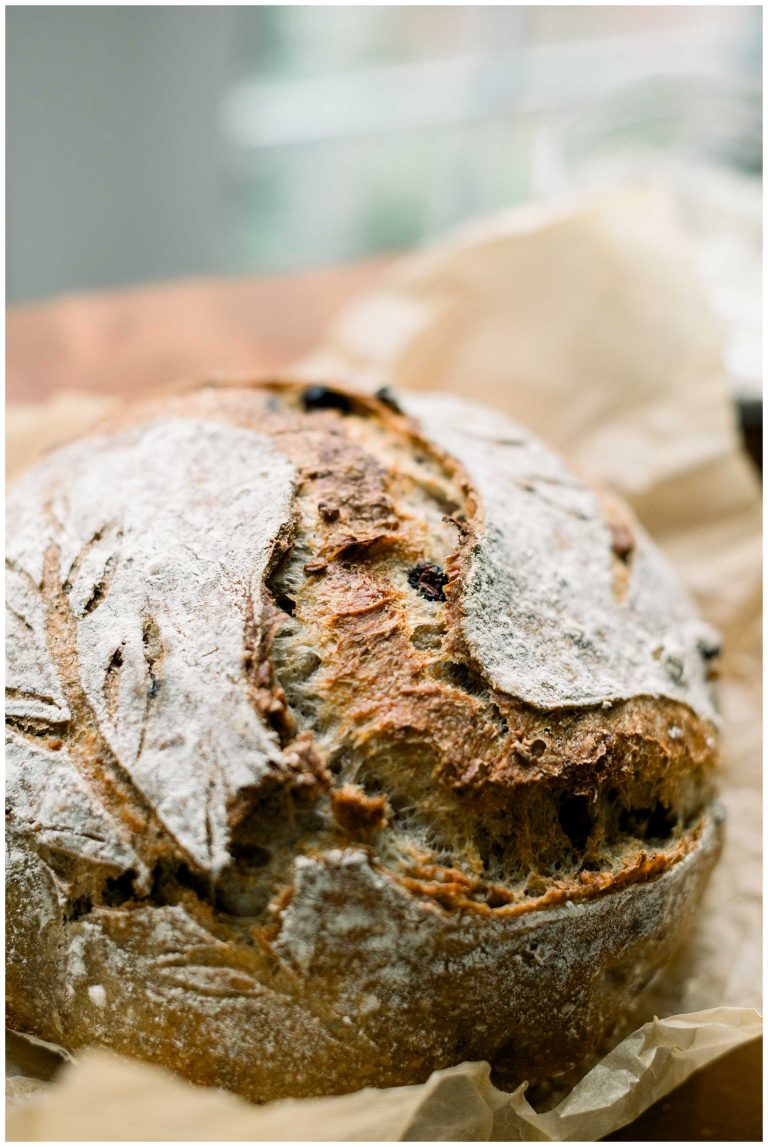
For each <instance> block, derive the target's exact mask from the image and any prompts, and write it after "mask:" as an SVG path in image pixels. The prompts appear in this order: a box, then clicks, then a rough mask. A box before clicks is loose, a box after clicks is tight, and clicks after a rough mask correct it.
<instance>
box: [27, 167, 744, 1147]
mask: <svg viewBox="0 0 768 1147" xmlns="http://www.w3.org/2000/svg"><path fill="white" fill-rule="evenodd" d="M721 347H722V342H721V338H720V332H719V331H718V329H717V327H716V324H715V321H714V319H713V317H712V315H711V313H710V311H709V309H708V304H707V301H706V297H705V294H704V291H703V289H702V287H701V285H700V284H699V283H698V282H697V280H696V276H695V272H694V269H693V263H692V260H691V256H690V251H689V249H688V246H687V242H686V236H685V235H684V233H683V230H682V227H681V225H680V223H679V221H678V220H677V219H676V217H675V215H674V211H673V208H672V206H671V203H670V202H669V201H668V200H667V199H666V198H665V197H664V195H663V194H662V193H661V192H660V191H658V190H655V189H653V188H651V187H639V186H638V187H634V188H628V189H627V190H626V191H624V192H622V193H616V194H613V195H611V196H610V197H607V198H601V199H598V200H594V201H591V202H586V203H584V202H582V203H579V204H571V205H567V206H565V207H563V208H562V209H560V210H558V211H557V212H552V210H551V209H543V208H535V209H530V210H526V211H522V212H521V211H518V212H515V213H513V214H509V215H506V216H503V217H497V218H495V219H492V220H489V221H486V222H484V223H483V224H482V225H479V226H477V227H475V228H473V229H470V230H468V231H467V232H465V233H464V234H463V235H461V236H459V237H458V238H457V239H455V240H454V241H452V242H450V243H448V244H445V245H444V246H442V247H440V248H436V249H433V250H432V251H429V252H424V253H419V254H417V255H415V256H412V257H411V258H409V259H407V260H404V261H402V262H401V263H400V264H397V265H395V267H394V268H393V269H392V271H391V272H390V273H389V274H388V276H387V279H386V282H385V283H384V284H383V285H382V287H381V288H380V289H379V290H377V291H376V292H375V293H374V294H372V295H370V296H368V297H366V298H362V299H360V301H359V302H358V303H356V304H355V305H354V306H352V307H351V308H349V309H348V310H347V311H346V312H345V313H344V314H343V315H342V316H341V317H340V319H339V320H338V322H337V323H336V324H335V326H334V328H333V329H332V330H331V331H330V332H329V334H328V337H327V339H326V340H325V342H324V344H323V346H322V347H320V348H318V350H317V352H316V353H315V354H313V355H312V356H310V358H309V359H307V360H305V361H304V362H303V363H300V364H298V365H297V367H296V371H295V373H297V374H298V373H301V374H303V375H308V376H311V377H313V378H317V379H329V380H330V379H334V378H335V379H339V378H347V379H349V380H351V381H355V382H357V383H358V384H361V385H365V386H378V385H381V384H382V383H389V384H394V385H395V386H396V387H404V388H405V387H412V388H417V389H444V390H451V391H454V392H456V393H459V394H463V395H465V396H468V397H471V398H474V399H476V400H480V401H484V402H486V403H488V404H489V405H495V406H497V407H498V408H500V409H503V410H505V411H506V412H507V413H509V414H511V415H512V416H513V417H516V418H518V419H520V420H521V421H522V422H525V423H526V424H527V425H529V426H530V427H531V428H532V429H534V430H535V431H536V432H537V433H538V434H539V435H540V436H541V437H542V438H543V439H545V440H546V441H548V442H549V443H550V444H552V445H553V446H555V447H557V448H559V449H561V450H563V451H564V452H565V453H566V454H568V455H569V456H570V457H571V458H572V459H573V460H574V461H575V462H576V463H577V464H578V465H579V466H580V467H581V468H582V470H584V471H586V472H587V473H591V474H593V475H595V476H596V477H597V478H599V479H601V480H603V481H605V482H607V483H609V484H610V485H612V486H613V487H614V488H616V489H618V490H619V491H621V493H622V494H623V495H624V496H625V497H626V498H627V499H628V500H629V501H630V502H631V503H632V505H633V506H634V508H635V510H636V512H637V513H638V515H639V517H640V518H641V519H642V521H643V522H644V524H645V525H646V527H647V528H648V529H649V531H650V532H651V534H653V535H654V537H655V538H656V540H657V541H658V542H659V544H660V545H661V546H662V547H663V548H664V549H665V551H666V552H667V554H668V555H669V556H670V558H671V560H672V561H673V562H674V564H675V565H676V567H677V569H678V570H679V572H680V574H681V576H682V577H683V578H684V580H685V581H686V583H687V584H688V586H689V588H690V589H691V591H692V592H693V593H694V595H695V596H696V598H697V600H698V601H699V604H700V606H701V609H702V611H703V612H704V614H705V615H706V617H707V618H708V619H709V620H710V621H712V622H713V623H714V624H716V625H717V626H718V627H719V628H720V630H721V632H722V633H723V636H724V639H725V648H726V655H725V657H724V661H723V673H722V680H721V682H720V686H721V688H720V697H721V709H722V713H723V758H724V759H723V769H722V778H723V780H722V785H723V799H724V803H725V804H726V807H727V809H728V814H729V822H728V829H727V837H726V846H725V850H724V855H723V858H722V860H721V863H720V864H719V866H718V868H717V869H716V872H715V875H714V877H713V879H712V882H711V884H710V887H709V889H708V892H707V894H706V897H705V901H704V903H703V905H702V909H701V912H700V915H699V922H698V925H697V927H696V929H695V932H694V934H693V935H692V937H691V939H690V941H689V942H688V943H687V944H686V945H685V947H684V949H683V950H682V951H681V953H680V954H679V956H678V958H677V960H676V961H675V964H674V966H673V967H672V968H671V969H670V971H669V973H668V974H667V975H666V976H665V977H664V980H663V982H662V983H661V984H659V985H658V987H657V989H656V990H655V994H654V996H653V998H652V999H651V1001H650V1003H649V1007H650V1008H651V1009H652V1010H651V1011H650V1012H649V1013H648V1014H650V1015H653V1014H654V1013H655V1014H656V1015H657V1016H660V1017H665V1018H661V1019H655V1020H651V1021H650V1022H648V1023H646V1024H645V1025H644V1026H642V1027H641V1028H639V1029H638V1031H636V1032H635V1033H633V1035H631V1036H630V1037H628V1038H627V1039H626V1040H624V1042H623V1043H621V1044H620V1045H619V1046H618V1047H617V1048H615V1049H614V1050H613V1051H612V1052H611V1053H610V1054H609V1055H607V1056H606V1057H605V1058H604V1059H603V1060H602V1061H601V1062H600V1063H599V1064H598V1065H597V1066H596V1067H595V1068H593V1069H592V1071H590V1072H589V1073H588V1074H587V1075H586V1076H585V1077H584V1078H583V1079H582V1080H581V1081H580V1082H579V1083H578V1084H577V1085H576V1086H575V1087H574V1088H573V1090H572V1091H571V1093H570V1094H569V1095H568V1096H566V1098H564V1099H562V1100H561V1101H560V1102H559V1103H558V1105H557V1106H556V1107H555V1108H553V1109H552V1110H550V1111H548V1112H545V1113H537V1112H536V1111H534V1110H533V1109H532V1107H531V1106H530V1105H529V1104H528V1103H527V1102H526V1100H525V1098H524V1094H523V1092H524V1088H523V1087H521V1088H519V1089H518V1090H517V1091H516V1092H515V1093H514V1094H512V1095H508V1094H505V1093H503V1092H500V1091H498V1090H497V1089H496V1088H494V1087H493V1085H492V1084H491V1083H490V1081H489V1078H488V1066H487V1064H477V1063H474V1064H462V1065H460V1066H458V1067H455V1068H450V1069H448V1070H446V1071H442V1072H437V1073H435V1074H434V1075H433V1076H432V1077H431V1078H430V1079H429V1081H428V1082H427V1083H425V1084H423V1085H421V1086H418V1087H404V1088H394V1089H388V1090H380V1091H377V1090H366V1091H363V1092H357V1093H355V1094H352V1095H348V1096H343V1097H340V1098H331V1099H321V1100H299V1101H294V1100H286V1101H282V1102H278V1103H272V1104H268V1105H266V1106H264V1107H261V1108H259V1107H253V1106H251V1105H249V1104H247V1103H245V1102H244V1101H242V1100H239V1099H237V1098H235V1097H233V1096H231V1095H226V1094H224V1093H222V1092H218V1091H215V1090H212V1089H202V1088H194V1087H192V1086H191V1085H189V1084H187V1083H185V1082H184V1081H183V1080H181V1079H179V1078H177V1077H175V1076H173V1075H171V1074H170V1073H167V1072H164V1071H162V1070H160V1069H158V1068H154V1067H150V1066H148V1065H146V1064H139V1063H133V1062H131V1061H128V1060H125V1059H120V1058H118V1057H116V1056H113V1055H111V1054H110V1053H107V1052H105V1051H101V1050H96V1049H94V1050H90V1051H87V1052H85V1053H84V1054H83V1055H82V1056H81V1057H79V1060H78V1062H77V1063H76V1064H75V1065H71V1066H67V1067H65V1068H64V1069H63V1070H62V1071H61V1072H60V1073H59V1074H57V1075H55V1077H54V1078H53V1080H52V1081H51V1075H52V1071H51V1060H50V1054H51V1053H50V1052H42V1051H39V1052H38V1053H37V1054H38V1055H39V1057H40V1060H41V1063H40V1064H38V1061H37V1060H36V1053H35V1051H34V1049H32V1050H27V1051H26V1052H24V1053H23V1054H22V1053H21V1052H20V1050H19V1044H18V1042H15V1043H14V1045H13V1046H12V1048H11V1051H10V1053H9V1057H8V1067H9V1070H10V1072H11V1078H10V1081H9V1092H10V1096H11V1098H12V1099H13V1105H12V1106H11V1107H10V1109H9V1116H8V1129H7V1130H8V1137H9V1138H10V1139H18V1140H22V1139H38V1140H44V1139H57V1140H62V1139H67V1140H73V1139H102V1140H105V1139H106V1140H126V1139H138V1140H141V1139H144V1140H146V1139H152V1140H163V1139H170V1140H173V1139H187V1140H197V1141H204V1140H247V1139H252V1140H254V1139H255V1140H288V1139H290V1140H306V1141H312V1140H314V1141H322V1140H358V1141H360V1140H371V1141H372V1140H379V1141H393V1140H438V1141H440V1140H442V1141H447V1140H460V1139H464V1140H467V1139H468V1140H486V1139H491V1140H508V1141H510V1140H511V1141H520V1140H594V1139H598V1138H600V1137H602V1136H604V1135H606V1134H609V1133H610V1132H611V1131H613V1130H616V1129H617V1128H619V1127H621V1126H623V1125H624V1124H625V1123H627V1122H629V1121H631V1120H632V1119H634V1118H636V1117H637V1116H638V1115H639V1114H641V1113H642V1111H644V1110H645V1109H646V1108H647V1107H648V1106H650V1104H651V1103H653V1102H655V1101H656V1100H658V1099H660V1098H662V1097H663V1096H664V1095H666V1094H667V1093H668V1092H669V1091H670V1090H672V1088H674V1087H676V1086H677V1085H678V1084H680V1083H682V1082H683V1081H684V1080H685V1079H686V1078H687V1077H688V1076H689V1075H690V1074H691V1073H692V1072H693V1071H695V1070H696V1069H697V1068H699V1067H702V1066H704V1065H705V1064H706V1063H708V1062H711V1061H712V1060H713V1059H715V1058H717V1056H719V1055H721V1054H723V1053H724V1052H726V1051H728V1050H730V1049H731V1048H733V1047H735V1046H737V1045H738V1044H740V1043H743V1042H746V1041H747V1040H750V1039H753V1038H755V1037H756V1036H757V1035H758V1034H759V1033H760V1030H761V1025H760V1019H759V1016H758V1014H757V1011H756V1010H755V1009H757V1008H758V1007H759V1006H760V981H761V966H762V963H761V940H760V937H761V929H760V881H761V863H760V850H761V828H760V808H761V799H760V760H761V752H760V747H761V684H760V672H761V661H760V656H761V654H760V638H761V626H760V592H761V541H760V504H759V486H758V482H757V479H756V475H755V474H754V472H753V470H752V468H751V464H750V463H749V461H748V459H747V458H746V457H745V456H744V455H743V453H742V450H741V445H740V440H739V437H738V432H737V428H736V426H735V421H734V415H733V411H732V407H731V403H730V400H729V397H728V392H727V388H726V385H725V380H724V377H723V368H722V352H721ZM208 366H210V364H206V367H208ZM113 401H114V400H108V399H95V398H94V397H93V396H74V395H69V396H64V397H59V398H58V399H57V400H56V401H55V403H52V404H47V406H45V407H23V408H15V409H14V408H12V409H11V411H10V412H9V418H8V438H9V441H8V455H7V458H8V465H9V468H10V469H11V470H12V471H13V470H14V469H17V468H19V467H20V466H22V465H24V464H25V463H26V462H27V461H29V460H30V459H31V458H32V457H33V456H34V455H35V454H37V453H38V452H39V449H40V445H41V443H42V444H44V445H46V446H47V445H50V444H51V443H52V442H54V441H60V440H63V439H66V438H68V437H71V436H72V435H73V434H75V433H77V432H79V431H80V430H81V429H83V428H85V427H87V426H88V425H90V424H92V423H93V421H95V420H96V419H97V418H98V417H100V416H101V415H102V414H103V413H104V412H105V410H106V409H107V407H108V406H109V405H110V404H111V403H112V402H113Z"/></svg>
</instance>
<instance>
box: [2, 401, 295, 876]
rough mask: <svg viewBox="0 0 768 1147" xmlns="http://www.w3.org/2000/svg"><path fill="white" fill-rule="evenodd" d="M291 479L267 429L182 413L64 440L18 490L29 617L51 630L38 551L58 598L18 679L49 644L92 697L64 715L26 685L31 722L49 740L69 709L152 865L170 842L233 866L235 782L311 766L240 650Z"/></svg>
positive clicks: (22, 605)
mask: <svg viewBox="0 0 768 1147" xmlns="http://www.w3.org/2000/svg"><path fill="white" fill-rule="evenodd" d="M168 451H170V452H171V453H172V454H173V458H174V465H173V469H168V467H167V464H166V460H165V459H166V454H167V452H168ZM107 453H108V454H109V459H108V461H107V460H106V455H107ZM58 467H61V468H63V469H58ZM160 471H162V476H161V474H160ZM62 473H64V474H65V477H64V479H63V480H62V478H61V474H62ZM276 483H277V485H276ZM264 485H268V486H269V489H270V494H269V497H264V496H263V494H262V489H263V486H264ZM51 491H53V493H51ZM278 491H279V492H280V493H279V495H278ZM291 493H292V487H291V479H290V468H289V466H288V464H287V462H286V461H285V459H284V458H283V457H282V456H279V455H277V454H274V453H272V452H271V449H270V445H269V443H268V441H266V440H265V439H263V438H259V436H258V435H255V434H254V433H253V432H252V431H246V430H240V429H237V428H234V427H227V426H225V425H222V424H220V423H215V422H214V423H205V424H200V423H195V422H194V421H192V420H183V419H182V420H177V421H175V422H174V421H171V422H167V423H165V424H162V423H161V424H160V425H158V424H157V423H155V424H150V425H148V426H147V425H145V426H143V427H141V428H136V429H135V430H133V431H125V430H123V431H122V432H121V433H118V434H117V435H113V436H112V437H108V438H95V439H92V440H90V441H86V442H84V443H79V444H76V445H74V446H72V447H68V448H65V450H64V451H63V452H60V454H59V455H53V456H51V457H49V458H48V459H46V460H45V461H44V462H43V463H41V464H40V465H39V466H38V467H37V468H35V470H33V471H31V472H29V474H27V475H26V476H25V477H24V478H23V479H22V480H21V482H20V484H19V487H18V488H17V491H16V493H15V497H14V496H12V499H11V513H12V514H15V521H16V527H15V533H13V532H12V533H11V549H12V562H13V560H14V559H18V561H17V562H16V564H17V565H18V568H19V569H20V570H23V571H24V573H21V574H18V579H19V587H20V588H19V590H18V594H17V596H18V595H19V594H20V599H19V601H18V602H16V601H15V600H14V602H13V607H14V609H16V611H17V612H19V611H20V612H21V613H22V614H23V616H24V617H25V619H26V621H27V624H26V625H24V628H23V630H22V624H23V623H21V624H18V630H19V632H26V633H28V634H29V635H30V638H31V637H32V635H33V634H34V633H35V632H36V630H35V629H34V628H33V627H34V625H35V618H34V617H32V615H31V614H30V608H29V605H28V603H27V602H26V599H31V597H32V589H33V587H35V588H36V587H37V586H38V582H37V579H36V578H35V577H33V575H32V573H30V572H28V571H29V570H34V569H35V566H36V563H39V565H40V568H41V577H44V585H43V590H44V595H45V596H46V602H47V613H46V616H45V618H44V619H43V620H41V621H40V626H39V628H40V633H41V635H42V646H41V652H40V653H39V654H36V655H35V656H36V658H37V661H35V659H34V658H32V657H31V654H30V653H26V654H24V653H23V650H22V646H21V645H17V646H16V662H17V663H18V666H19V672H20V673H21V674H22V679H21V680H20V681H19V682H17V681H16V680H15V679H14V680H13V681H12V685H13V686H15V687H17V688H18V689H20V690H21V691H24V689H25V686H26V684H27V683H28V682H30V681H34V683H35V685H36V686H37V688H36V690H35V691H37V692H38V693H39V692H41V690H40V685H41V684H44V685H46V686H47V681H46V680H44V679H43V677H44V670H45V665H44V664H43V662H44V661H45V660H46V659H47V660H49V661H50V663H51V664H50V672H51V673H52V674H53V677H54V679H57V678H62V679H63V680H64V681H65V683H66V686H67V687H66V689H65V690H64V691H63V695H62V697H61V699H60V701H59V704H58V708H59V709H61V711H62V712H63V713H65V714H66V708H67V705H68V703H69V702H70V701H74V702H76V704H77V706H78V709H77V713H76V714H75V718H74V723H72V724H71V726H67V727H66V728H64V729H63V730H62V729H61V728H60V727H59V726H60V725H61V718H60V717H59V716H58V715H57V714H56V712H55V711H54V712H53V713H52V714H49V713H43V712H42V711H41V712H40V713H38V712H36V711H35V712H32V711H31V710H30V708H29V707H30V705H31V704H32V700H31V698H30V697H26V698H24V699H23V707H24V712H22V713H20V714H17V720H18V724H19V725H20V726H21V727H22V729H26V730H27V731H29V730H30V728H31V726H32V724H36V725H40V726H42V731H44V732H45V734H46V736H47V740H48V742H49V743H50V742H51V737H50V735H49V734H50V732H51V727H50V726H51V717H54V718H56V722H57V732H58V733H59V734H60V735H62V736H63V737H64V739H65V740H66V742H67V746H68V748H69V747H71V746H70V740H71V741H72V745H73V746H74V747H75V749H76V751H77V754H78V760H80V757H82V758H83V760H82V767H83V768H88V771H89V783H90V785H91V787H92V789H93V791H94V799H95V800H96V801H107V802H108V807H109V808H110V809H111V811H112V812H113V813H114V814H115V815H116V816H117V817H118V818H121V819H125V821H126V823H127V826H128V827H127V829H126V831H128V832H129V833H130V832H135V833H137V834H138V836H139V837H141V839H142V848H143V849H144V850H145V851H146V852H147V853H148V855H147V857H146V864H147V866H149V867H151V864H152V862H153V858H154V857H156V856H157V855H161V854H165V853H166V852H170V853H173V854H175V855H178V856H180V857H183V858H184V859H185V862H186V863H188V864H190V865H191V866H193V867H195V866H197V867H200V868H202V869H205V868H206V867H207V866H208V867H213V868H215V867H216V866H217V865H219V866H222V865H225V864H226V863H228V856H227V854H226V852H225V847H226V839H227V838H228V835H229V833H230V831H231V827H230V824H229V809H230V806H233V805H237V806H238V807H240V804H241V803H242V802H240V801H239V797H238V795H237V794H238V793H240V792H243V791H245V790H249V791H250V790H253V789H254V787H255V786H257V785H258V783H260V782H261V781H262V780H263V779H264V778H266V777H267V775H268V774H270V773H272V772H275V773H276V774H279V775H285V776H291V777H293V776H294V773H295V772H296V769H295V767H294V765H292V764H287V763H284V762H283V763H281V758H280V746H279V744H278V742H277V741H276V740H275V741H271V740H270V738H269V735H268V733H267V731H266V729H265V727H264V726H263V725H262V724H261V721H260V719H259V716H258V715H257V713H255V712H254V710H253V708H252V704H251V700H250V698H249V687H248V684H247V682H246V680H245V677H244V676H243V675H242V653H241V649H242V644H241V643H242V633H243V626H244V624H245V614H246V609H252V606H251V605H250V604H248V602H249V594H250V592H251V590H250V588H249V587H250V586H251V585H254V586H255V587H256V592H257V593H260V583H261V568H263V567H264V566H266V564H267V562H268V560H269V556H270V552H271V546H272V543H273V541H274V538H275V537H276V536H277V534H278V533H279V530H280V529H281V528H282V526H283V523H284V521H285V517H286V516H287V515H288V513H289V506H290V498H291ZM46 506H47V510H46V508H45V507H46ZM105 511H106V512H105ZM51 538H56V539H58V540H57V541H50V542H49V541H48V539H51ZM17 551H18V552H17ZM38 555H39V556H38ZM42 567H44V571H43V568H42ZM260 567H261V568H260ZM62 571H66V573H64V574H63V573H62ZM22 587H25V588H23V589H22ZM36 592H37V596H38V597H39V596H40V593H39V590H37V589H36ZM25 595H26V599H25ZM14 624H17V623H16V622H14ZM35 640H37V639H36V638H35ZM19 658H21V660H19ZM62 661H63V662H64V663H63V664H62ZM24 675H26V676H24ZM51 696H52V697H54V699H56V696H55V694H54V693H52V694H51ZM20 699H21V693H19V694H17V695H16V700H17V701H19V700H20ZM35 704H36V705H38V708H40V707H41V706H42V704H43V703H42V702H35ZM48 707H49V708H51V707H50V706H48ZM12 716H13V714H12ZM67 719H69V718H68V715H67ZM219 722H222V723H221V724H220V725H219ZM208 723H216V724H217V727H218V728H219V732H217V733H216V735H215V736H209V735H208V733H207V732H206V725H207V724H208ZM38 731H39V730H38V729H35V732H38ZM222 731H223V732H222ZM295 756H296V753H295V752H293V753H292V754H291V757H292V759H293V757H295ZM225 757H226V758H227V761H226V765H227V767H226V768H224V767H223V765H224V764H225V761H224V758H225ZM230 764H231V765H232V767H230ZM98 782H100V784H99V783H98ZM94 786H95V787H94ZM185 786H186V787H185ZM198 789H199V795H200V798H201V799H200V801H199V803H197V804H196V803H195V801H194V799H192V797H193V793H194V792H195V791H197V790H198ZM137 818H138V819H137ZM211 849H213V852H212V851H211Z"/></svg>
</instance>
